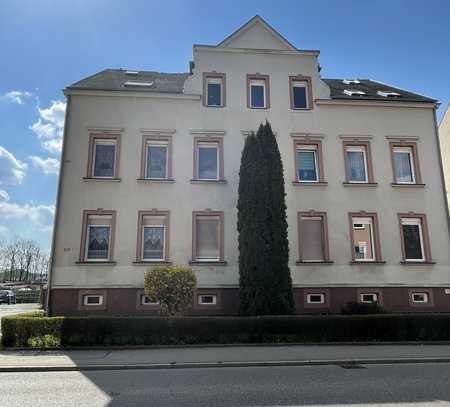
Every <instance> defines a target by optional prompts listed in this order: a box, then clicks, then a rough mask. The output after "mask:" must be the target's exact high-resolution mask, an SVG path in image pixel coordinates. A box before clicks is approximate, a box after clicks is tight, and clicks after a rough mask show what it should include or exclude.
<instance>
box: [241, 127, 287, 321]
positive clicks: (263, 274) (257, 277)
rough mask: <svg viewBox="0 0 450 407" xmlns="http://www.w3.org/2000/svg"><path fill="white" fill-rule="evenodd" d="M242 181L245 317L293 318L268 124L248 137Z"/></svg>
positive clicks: (280, 182)
mask: <svg viewBox="0 0 450 407" xmlns="http://www.w3.org/2000/svg"><path fill="white" fill-rule="evenodd" d="M239 177H240V179H239V199H238V232H239V276H240V296H241V313H242V314H244V315H267V314H289V313H292V312H293V310H294V306H293V296H292V284H291V276H290V271H289V266H288V261H289V246H288V240H287V222H286V204H285V191H284V179H283V166H282V162H281V156H280V152H279V150H278V145H277V143H276V140H275V136H274V134H273V132H272V129H271V127H270V125H269V124H268V123H266V124H265V125H262V124H261V126H260V127H259V129H258V132H257V134H256V136H255V135H254V134H251V135H249V136H248V137H247V139H246V142H245V146H244V150H243V152H242V157H241V168H240V172H239Z"/></svg>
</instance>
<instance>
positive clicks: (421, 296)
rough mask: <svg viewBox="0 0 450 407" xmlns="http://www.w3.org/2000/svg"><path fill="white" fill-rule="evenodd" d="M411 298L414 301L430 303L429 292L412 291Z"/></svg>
mask: <svg viewBox="0 0 450 407" xmlns="http://www.w3.org/2000/svg"><path fill="white" fill-rule="evenodd" d="M411 300H412V302H413V303H422V304H423V303H428V293H418V292H413V293H411Z"/></svg>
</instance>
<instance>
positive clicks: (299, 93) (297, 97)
mask: <svg viewBox="0 0 450 407" xmlns="http://www.w3.org/2000/svg"><path fill="white" fill-rule="evenodd" d="M289 85H290V95H291V96H290V97H291V109H293V110H308V109H311V108H312V97H311V78H309V77H302V76H290V77H289Z"/></svg>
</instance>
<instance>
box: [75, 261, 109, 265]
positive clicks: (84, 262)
mask: <svg viewBox="0 0 450 407" xmlns="http://www.w3.org/2000/svg"><path fill="white" fill-rule="evenodd" d="M75 264H87V265H92V266H104V265H109V266H115V265H116V264H117V261H89V260H84V261H76V262H75Z"/></svg>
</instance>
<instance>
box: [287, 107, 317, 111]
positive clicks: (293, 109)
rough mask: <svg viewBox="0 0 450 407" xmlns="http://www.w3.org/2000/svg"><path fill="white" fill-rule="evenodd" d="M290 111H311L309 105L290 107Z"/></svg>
mask: <svg viewBox="0 0 450 407" xmlns="http://www.w3.org/2000/svg"><path fill="white" fill-rule="evenodd" d="M291 111H293V112H311V111H312V109H311V108H309V107H306V108H303V107H291Z"/></svg>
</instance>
